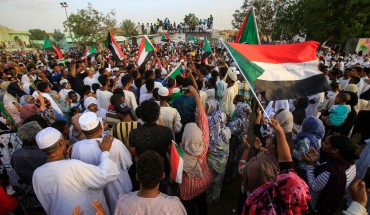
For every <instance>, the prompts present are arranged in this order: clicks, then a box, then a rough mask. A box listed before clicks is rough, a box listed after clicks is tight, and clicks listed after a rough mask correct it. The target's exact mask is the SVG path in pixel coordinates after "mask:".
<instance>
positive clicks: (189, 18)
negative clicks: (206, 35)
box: [184, 13, 199, 28]
mask: <svg viewBox="0 0 370 215" xmlns="http://www.w3.org/2000/svg"><path fill="white" fill-rule="evenodd" d="M184 23H185V24H186V25H188V26H189V27H190V28H194V27H195V26H197V25H198V23H199V18H198V17H196V16H195V14H194V13H189V14H188V15H185V18H184Z"/></svg>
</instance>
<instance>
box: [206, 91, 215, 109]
mask: <svg viewBox="0 0 370 215" xmlns="http://www.w3.org/2000/svg"><path fill="white" fill-rule="evenodd" d="M205 92H206V93H207V99H215V98H216V97H215V96H216V90H215V89H214V88H212V89H206V90H205ZM204 107H205V106H204Z"/></svg>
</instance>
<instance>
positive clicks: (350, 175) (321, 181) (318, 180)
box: [307, 165, 356, 208]
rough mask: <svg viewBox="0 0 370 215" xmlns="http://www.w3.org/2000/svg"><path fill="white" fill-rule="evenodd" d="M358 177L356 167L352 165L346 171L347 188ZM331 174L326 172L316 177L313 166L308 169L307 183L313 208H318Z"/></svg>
mask: <svg viewBox="0 0 370 215" xmlns="http://www.w3.org/2000/svg"><path fill="white" fill-rule="evenodd" d="M355 176H356V166H355V165H351V166H350V167H349V168H348V169H347V170H346V179H347V182H346V188H347V187H348V186H349V184H350V183H351V182H352V181H353V179H354V178H355ZM329 177H330V173H329V172H327V171H325V172H322V173H321V174H320V175H318V176H317V177H315V173H314V168H313V167H312V166H309V167H307V181H308V186H310V193H311V206H312V208H316V203H317V201H318V200H319V198H320V194H321V191H322V190H324V188H325V187H326V185H327V183H328V181H329Z"/></svg>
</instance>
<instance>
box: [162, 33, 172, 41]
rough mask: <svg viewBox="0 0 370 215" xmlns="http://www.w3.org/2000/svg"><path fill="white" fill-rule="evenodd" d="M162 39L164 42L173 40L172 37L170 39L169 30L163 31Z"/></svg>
mask: <svg viewBox="0 0 370 215" xmlns="http://www.w3.org/2000/svg"><path fill="white" fill-rule="evenodd" d="M161 41H162V42H167V43H169V42H171V39H170V37H169V36H168V34H167V32H163V33H162V36H161Z"/></svg>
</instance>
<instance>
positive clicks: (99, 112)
mask: <svg viewBox="0 0 370 215" xmlns="http://www.w3.org/2000/svg"><path fill="white" fill-rule="evenodd" d="M84 107H85V109H86V110H85V112H89V111H90V112H94V113H95V114H96V116H97V117H100V118H103V119H107V111H106V110H105V109H104V108H100V107H99V103H98V100H97V99H96V98H94V97H87V98H86V99H85V101H84Z"/></svg>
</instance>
